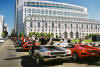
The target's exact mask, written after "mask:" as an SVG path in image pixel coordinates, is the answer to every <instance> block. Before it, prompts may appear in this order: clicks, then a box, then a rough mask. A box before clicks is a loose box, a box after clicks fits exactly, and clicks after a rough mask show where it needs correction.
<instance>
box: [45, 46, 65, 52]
mask: <svg viewBox="0 0 100 67" xmlns="http://www.w3.org/2000/svg"><path fill="white" fill-rule="evenodd" d="M45 47H46V48H48V49H49V50H60V51H64V50H65V49H64V48H60V47H56V46H45Z"/></svg>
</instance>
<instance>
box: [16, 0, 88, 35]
mask: <svg viewBox="0 0 100 67" xmlns="http://www.w3.org/2000/svg"><path fill="white" fill-rule="evenodd" d="M25 2H44V3H45V2H47V3H54V4H64V5H69V6H72V7H76V8H82V9H83V10H84V11H83V14H84V13H85V14H87V15H88V13H87V8H85V7H81V6H76V5H71V4H66V3H58V2H52V1H45V0H16V8H15V32H18V33H20V32H24V25H23V23H24V20H25V17H27V16H25V12H24V9H23V8H24V7H25V6H24V3H25ZM25 8H29V7H27V6H26V7H25ZM31 8H34V7H31ZM35 8H36V9H37V7H35ZM38 9H48V10H56V11H58V10H59V9H50V8H38ZM59 11H61V10H59ZM63 11H68V12H72V13H73V12H74V13H82V12H80V11H71V10H63ZM31 14H32V13H31ZM26 15H27V14H26ZM38 15H39V14H38ZM40 15H41V14H40Z"/></svg>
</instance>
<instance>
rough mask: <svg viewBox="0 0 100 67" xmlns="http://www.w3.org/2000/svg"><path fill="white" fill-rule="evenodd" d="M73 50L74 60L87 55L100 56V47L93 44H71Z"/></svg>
mask: <svg viewBox="0 0 100 67" xmlns="http://www.w3.org/2000/svg"><path fill="white" fill-rule="evenodd" d="M67 49H70V50H71V52H72V58H73V60H78V59H80V58H86V57H99V56H100V49H99V48H97V47H93V46H88V45H77V44H76V45H70V47H69V48H67Z"/></svg>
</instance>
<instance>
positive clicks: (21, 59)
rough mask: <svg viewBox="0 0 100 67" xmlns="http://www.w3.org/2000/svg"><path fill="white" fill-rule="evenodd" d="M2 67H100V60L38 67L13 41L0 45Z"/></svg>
mask: <svg viewBox="0 0 100 67" xmlns="http://www.w3.org/2000/svg"><path fill="white" fill-rule="evenodd" d="M0 67H100V59H90V58H87V59H81V60H79V61H72V60H71V59H70V60H63V61H62V60H53V61H50V62H45V63H42V64H41V65H38V64H36V63H35V61H34V60H32V59H31V57H29V55H28V52H27V51H24V52H23V51H22V50H21V47H17V46H15V43H14V42H13V41H11V40H6V41H5V43H3V44H0Z"/></svg>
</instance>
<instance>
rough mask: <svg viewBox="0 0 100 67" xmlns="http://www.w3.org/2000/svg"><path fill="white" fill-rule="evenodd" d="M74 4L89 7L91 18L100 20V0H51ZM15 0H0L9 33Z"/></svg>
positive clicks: (12, 24)
mask: <svg viewBox="0 0 100 67" xmlns="http://www.w3.org/2000/svg"><path fill="white" fill-rule="evenodd" d="M50 1H54V2H63V3H69V4H73V5H78V6H83V7H86V8H87V9H88V14H89V18H92V19H96V20H100V0H50ZM14 13H15V0H0V15H3V16H4V23H5V24H7V25H8V29H9V33H11V31H12V29H13V28H14V16H15V14H14Z"/></svg>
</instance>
